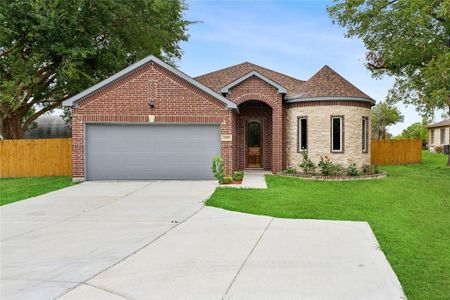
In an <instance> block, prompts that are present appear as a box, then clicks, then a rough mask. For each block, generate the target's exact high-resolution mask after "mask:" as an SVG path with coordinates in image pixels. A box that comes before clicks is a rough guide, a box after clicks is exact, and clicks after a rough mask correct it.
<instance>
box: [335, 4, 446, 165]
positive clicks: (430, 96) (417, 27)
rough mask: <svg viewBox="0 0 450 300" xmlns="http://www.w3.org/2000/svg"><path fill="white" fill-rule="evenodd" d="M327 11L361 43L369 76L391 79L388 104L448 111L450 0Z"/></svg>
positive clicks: (429, 111) (346, 6)
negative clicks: (364, 49)
mask: <svg viewBox="0 0 450 300" xmlns="http://www.w3.org/2000/svg"><path fill="white" fill-rule="evenodd" d="M328 12H329V14H330V16H331V18H332V19H333V22H336V23H338V24H339V25H340V26H342V27H345V28H346V29H347V34H346V35H347V37H357V38H360V39H361V40H362V41H363V42H364V45H365V46H366V48H367V50H368V51H367V53H366V61H367V64H366V66H367V68H368V69H369V70H370V71H371V72H372V74H373V76H375V77H378V78H379V77H382V76H383V75H390V76H394V77H395V79H396V82H395V84H394V86H393V88H392V89H391V90H390V93H389V97H388V99H389V101H390V102H398V101H400V102H403V103H405V104H412V105H414V106H415V107H416V109H417V110H418V111H419V112H420V113H421V114H422V115H424V116H428V117H429V116H432V115H433V114H434V112H435V110H436V109H448V110H449V112H450V0H357V1H355V0H352V1H349V0H334V5H332V6H330V7H328ZM448 164H449V165H450V156H449V160H448Z"/></svg>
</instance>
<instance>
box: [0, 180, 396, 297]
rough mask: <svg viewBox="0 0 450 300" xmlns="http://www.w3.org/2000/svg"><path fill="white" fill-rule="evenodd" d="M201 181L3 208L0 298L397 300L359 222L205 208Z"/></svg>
mask: <svg viewBox="0 0 450 300" xmlns="http://www.w3.org/2000/svg"><path fill="white" fill-rule="evenodd" d="M214 188H215V183H213V182H210V181H192V182H189V181H151V182H150V181H141V182H86V183H83V184H80V185H76V186H73V187H70V188H66V189H62V190H59V191H56V192H53V193H49V194H46V195H43V196H39V197H36V198H33V199H29V200H25V201H20V202H17V203H13V204H10V205H6V206H3V207H1V208H0V210H1V226H2V228H1V261H0V264H1V274H0V275H1V282H0V284H1V297H0V298H1V299H55V298H61V299H196V300H197V299H224V298H225V299H402V297H404V295H403V293H402V290H401V287H400V284H399V282H398V280H397V277H396V276H395V274H394V272H393V271H392V269H391V267H390V266H389V264H388V262H387V261H386V258H385V257H384V255H383V253H382V252H381V251H380V249H379V247H378V243H377V241H376V239H375V237H374V236H373V233H372V231H371V229H370V227H369V226H368V225H367V223H364V222H336V221H315V220H286V219H274V218H270V217H264V216H253V215H247V214H241V213H235V212H229V211H225V210H221V209H216V208H210V207H203V204H202V203H203V201H204V200H206V199H207V198H208V197H209V195H210V194H211V193H212V192H213V190H214Z"/></svg>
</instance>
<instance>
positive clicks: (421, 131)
mask: <svg viewBox="0 0 450 300" xmlns="http://www.w3.org/2000/svg"><path fill="white" fill-rule="evenodd" d="M426 125H427V122H426V120H424V122H422V123H420V122H417V123H413V124H411V125H409V126H408V127H407V128H405V129H403V131H402V133H401V134H400V136H399V137H400V138H406V139H421V140H422V142H426V141H427V140H428V129H427V127H426Z"/></svg>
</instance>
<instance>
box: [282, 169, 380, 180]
mask: <svg viewBox="0 0 450 300" xmlns="http://www.w3.org/2000/svg"><path fill="white" fill-rule="evenodd" d="M277 175H278V176H286V177H295V178H300V179H309V180H332V181H340V180H370V179H381V178H385V177H386V176H387V174H386V173H385V172H380V173H377V174H361V175H355V176H347V175H335V176H324V175H320V174H305V173H297V172H296V173H289V172H286V171H283V172H280V173H277Z"/></svg>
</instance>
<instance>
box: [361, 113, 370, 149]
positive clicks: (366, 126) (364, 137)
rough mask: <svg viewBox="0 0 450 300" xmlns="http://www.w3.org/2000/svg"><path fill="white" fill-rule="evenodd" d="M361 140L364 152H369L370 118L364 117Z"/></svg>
mask: <svg viewBox="0 0 450 300" xmlns="http://www.w3.org/2000/svg"><path fill="white" fill-rule="evenodd" d="M361 126H362V128H361V139H362V152H363V153H367V152H369V118H368V117H362V124H361Z"/></svg>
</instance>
